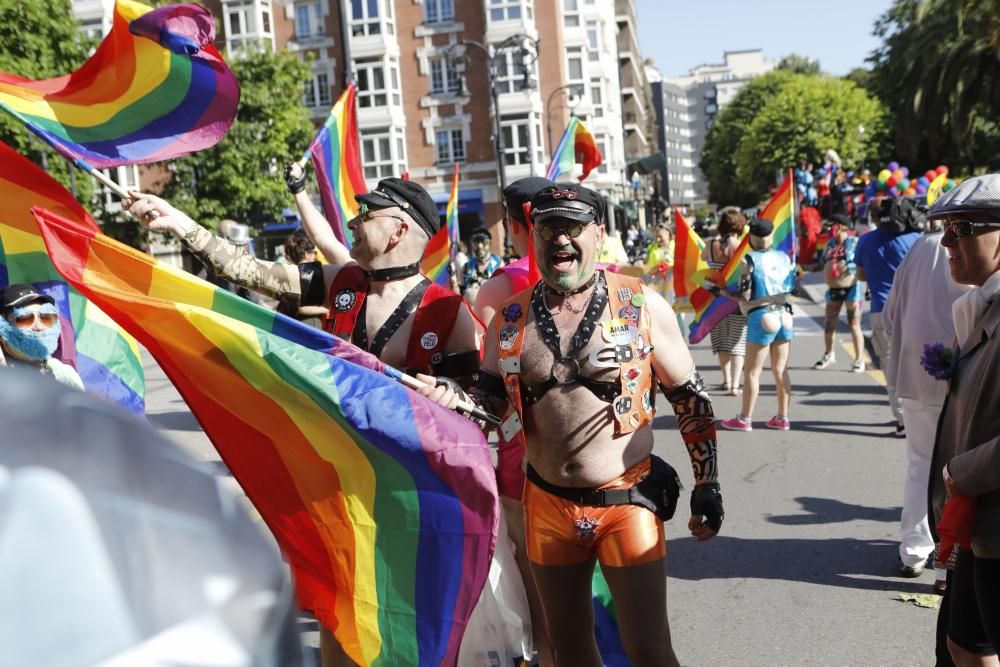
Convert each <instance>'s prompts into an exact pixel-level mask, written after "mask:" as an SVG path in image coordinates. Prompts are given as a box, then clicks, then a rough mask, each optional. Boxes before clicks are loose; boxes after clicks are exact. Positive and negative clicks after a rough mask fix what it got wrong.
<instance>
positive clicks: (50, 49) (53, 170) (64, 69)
mask: <svg viewBox="0 0 1000 667" xmlns="http://www.w3.org/2000/svg"><path fill="white" fill-rule="evenodd" d="M93 46H94V43H93V41H92V40H91V39H89V38H88V37H87V36H86V35H84V34H83V33H82V32H80V30H79V26H78V25H77V22H76V20H75V19H74V18H73V17H72V12H71V11H70V1H69V0H0V72H5V73H7V74H14V75H16V76H20V77H23V78H25V79H50V78H53V77H57V76H62V75H64V74H69V73H70V72H72V71H74V70H75V69H77V68H78V67H79V66H80V65H82V64H83V62H84V61H85V60H86V59H87V54H88V53H89V51H90V49H91V48H93ZM0 140H2V141H3V142H5V143H6V144H8V145H9V146H10V147H11V148H13V149H14V150H16V151H17V152H18V153H20V154H21V155H24V156H25V157H27V158H28V159H30V160H31V161H33V162H35V163H36V164H38V165H40V166H42V167H44V168H45V169H46V171H47V172H48V173H49V174H50V175H52V176H53V177H55V178H56V179H58V180H59V181H60V182H61V183H62V184H63V185H65V186H67V187H73V189H74V190H75V193H76V197H77V199H79V200H80V201H82V202H84V203H87V202H90V201H91V200H92V198H93V194H94V185H93V182H92V181H91V178H90V177H89V176H86V175H83V174H81V173H76V174H74V173H72V172H73V171H74V169H75V168H74V167H71V166H70V164H69V163H68V162H66V160H64V159H63V158H62V157H60V155H59V154H58V153H56V152H55V150H54V149H52V148H50V147H49V146H48V144H46V143H45V142H43V141H42V140H41V139H39V138H37V137H35V135H33V134H32V133H31V131H30V130H28V128H26V127H25V126H24V124H23V123H22V122H21V121H19V120H17V119H16V118H14V117H13V116H11V115H9V114H7V113H5V112H0Z"/></svg>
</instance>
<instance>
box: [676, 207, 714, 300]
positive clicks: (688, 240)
mask: <svg viewBox="0 0 1000 667" xmlns="http://www.w3.org/2000/svg"><path fill="white" fill-rule="evenodd" d="M674 227H675V231H674V294H675V295H676V296H677V298H678V299H682V298H685V297H690V296H691V294H692V293H693V292H694V291H695V290H696V289H697V288H699V287H701V285H702V282H703V278H704V276H705V275H706V274H707V273H708V271H709V268H708V262H706V261H705V260H704V259H702V258H701V253H702V251H703V250H704V249H705V241H704V240H702V238H701V237H700V236H698V235H697V234H695V233H694V230H693V229H691V225H690V224H688V221H687V219H685V217H684V216H683V215H681V212H680V211H678V210H676V209H675V210H674Z"/></svg>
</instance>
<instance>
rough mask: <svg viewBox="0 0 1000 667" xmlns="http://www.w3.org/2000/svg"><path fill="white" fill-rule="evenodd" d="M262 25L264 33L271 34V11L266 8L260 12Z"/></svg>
mask: <svg viewBox="0 0 1000 667" xmlns="http://www.w3.org/2000/svg"><path fill="white" fill-rule="evenodd" d="M260 25H261V29H262V30H263V31H264V34H267V35H269V34H271V12H269V11H267V10H266V9H265V10H264V11H262V12H261V13H260Z"/></svg>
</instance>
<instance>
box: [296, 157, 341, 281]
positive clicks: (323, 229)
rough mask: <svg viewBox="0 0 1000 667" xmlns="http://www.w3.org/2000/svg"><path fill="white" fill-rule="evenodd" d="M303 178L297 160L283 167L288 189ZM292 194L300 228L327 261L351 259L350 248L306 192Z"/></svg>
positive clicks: (300, 191) (333, 262)
mask: <svg viewBox="0 0 1000 667" xmlns="http://www.w3.org/2000/svg"><path fill="white" fill-rule="evenodd" d="M304 179H305V173H304V172H303V169H302V167H300V166H299V164H298V163H297V162H293V163H292V164H290V165H288V166H287V167H285V181H286V182H287V183H288V189H289V190H293V182H294V183H296V184H297V183H301V182H303V181H304ZM302 187H304V185H303V186H302ZM296 189H297V188H296ZM293 196H294V197H295V206H296V207H297V208H298V209H299V214H300V215H301V216H302V228H303V229H304V230H305V232H306V235H307V236H308V237H309V239H310V240H311V241H312V242H313V244H314V245H315V246H316V248H317V249H318V250H319V251H320V252H321V253H323V256H324V257H326V259H327V261H328V262H330V263H331V264H337V265H340V266H343V265H344V264H348V263H350V262H351V261H353V260H352V259H351V252H350V250H348V249H347V246H345V245H344V244H343V243H341V242H340V241H339V240H338V239H337V235H336V234H334V233H333V227H331V226H330V222H329V220H327V219H326V218H325V217H324V216H323V214H322V213H321V212H320V210H319V209H318V208H316V205H315V204H313V202H312V199H310V198H309V195H308V193H306V191H305V190H304V189H303V190H298V191H297V192H294V194H293Z"/></svg>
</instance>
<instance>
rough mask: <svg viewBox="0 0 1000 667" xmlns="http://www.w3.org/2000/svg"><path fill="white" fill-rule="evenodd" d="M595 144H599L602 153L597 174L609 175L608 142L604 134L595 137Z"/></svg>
mask: <svg viewBox="0 0 1000 667" xmlns="http://www.w3.org/2000/svg"><path fill="white" fill-rule="evenodd" d="M594 143H595V144H597V150H599V151H600V152H601V157H602V158H603V159H602V160H601V164H599V165H597V173H599V174H606V173H608V158H607V155H608V140H607V138H606V137H605V135H603V134H599V135H597V136H596V137H594Z"/></svg>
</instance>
